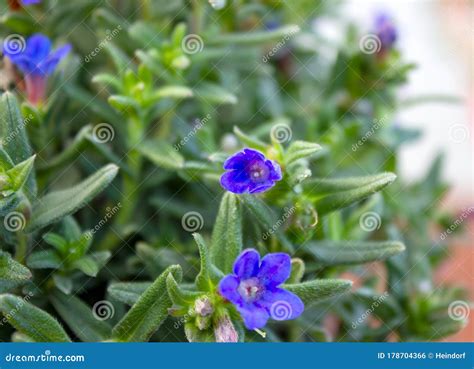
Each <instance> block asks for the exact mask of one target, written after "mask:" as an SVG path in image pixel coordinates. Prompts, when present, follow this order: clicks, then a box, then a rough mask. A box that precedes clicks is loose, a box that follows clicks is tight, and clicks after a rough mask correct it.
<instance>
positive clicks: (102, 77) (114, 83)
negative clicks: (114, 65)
mask: <svg viewBox="0 0 474 369" xmlns="http://www.w3.org/2000/svg"><path fill="white" fill-rule="evenodd" d="M92 82H93V83H100V84H104V85H106V86H108V87H113V88H114V89H115V90H116V91H120V89H121V88H122V83H121V82H120V80H119V79H118V78H117V77H115V76H114V75H112V74H109V73H99V74H96V75H95V76H94V77H92Z"/></svg>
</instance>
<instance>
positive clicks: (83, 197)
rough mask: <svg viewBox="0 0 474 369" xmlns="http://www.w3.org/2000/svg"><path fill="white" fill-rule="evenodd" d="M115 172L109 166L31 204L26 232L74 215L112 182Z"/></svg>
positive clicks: (112, 167) (116, 170)
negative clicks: (30, 213)
mask: <svg viewBox="0 0 474 369" xmlns="http://www.w3.org/2000/svg"><path fill="white" fill-rule="evenodd" d="M117 172H118V167H117V166H116V165H113V164H109V165H107V166H105V167H103V168H102V169H100V170H98V171H97V172H96V173H95V174H93V175H92V176H90V177H89V178H87V179H85V180H84V181H82V182H81V183H79V184H77V185H76V186H74V187H72V188H70V189H67V190H62V191H57V192H52V193H49V194H47V195H46V196H44V197H43V198H41V199H39V200H38V201H37V202H36V203H35V204H33V217H32V219H31V221H30V223H29V224H28V226H27V230H28V231H30V232H32V231H35V230H37V229H40V228H43V227H46V226H47V225H49V224H51V223H54V222H57V221H58V220H60V219H62V218H63V217H65V216H67V215H70V214H73V213H75V212H76V211H77V210H79V209H80V208H82V207H84V206H85V205H86V204H87V203H88V202H89V201H91V200H92V199H93V198H94V197H95V196H97V195H98V194H99V193H100V192H102V191H103V190H104V189H105V188H106V187H107V186H108V185H109V184H110V182H112V180H113V179H114V178H115V176H116V175H117Z"/></svg>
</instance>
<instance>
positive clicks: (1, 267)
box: [0, 251, 31, 293]
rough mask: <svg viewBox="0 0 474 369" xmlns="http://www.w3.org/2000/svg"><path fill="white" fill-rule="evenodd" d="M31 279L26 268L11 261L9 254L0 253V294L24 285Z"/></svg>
mask: <svg viewBox="0 0 474 369" xmlns="http://www.w3.org/2000/svg"><path fill="white" fill-rule="evenodd" d="M30 278H31V272H30V271H29V269H28V268H26V267H25V266H23V265H22V264H20V263H19V262H17V261H15V260H13V259H12V257H11V256H10V254H8V253H7V252H4V251H0V293H4V292H7V291H9V290H11V289H12V288H15V287H17V286H20V285H22V284H24V283H26V282H27V281H28V280H29V279H30Z"/></svg>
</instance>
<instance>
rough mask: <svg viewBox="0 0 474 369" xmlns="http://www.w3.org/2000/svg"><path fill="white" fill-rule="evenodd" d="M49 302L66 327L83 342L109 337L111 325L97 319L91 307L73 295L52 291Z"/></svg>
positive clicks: (102, 339)
mask: <svg viewBox="0 0 474 369" xmlns="http://www.w3.org/2000/svg"><path fill="white" fill-rule="evenodd" d="M51 303H52V304H53V306H54V308H55V309H56V311H57V312H58V314H59V316H60V317H61V318H62V319H63V320H64V321H65V322H66V323H67V325H68V327H69V328H70V329H71V330H72V331H73V332H74V334H75V335H76V336H77V337H79V338H80V339H81V340H82V341H84V342H99V341H105V340H107V339H109V338H110V334H111V332H112V327H110V326H109V324H108V323H107V322H106V321H105V320H101V319H97V318H96V317H95V316H94V314H93V312H92V307H90V306H88V305H87V304H85V303H84V302H83V301H82V300H81V299H79V298H77V297H75V296H68V295H65V294H63V293H61V292H59V291H56V292H54V294H53V296H52V297H51Z"/></svg>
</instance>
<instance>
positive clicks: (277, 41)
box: [0, 0, 462, 341]
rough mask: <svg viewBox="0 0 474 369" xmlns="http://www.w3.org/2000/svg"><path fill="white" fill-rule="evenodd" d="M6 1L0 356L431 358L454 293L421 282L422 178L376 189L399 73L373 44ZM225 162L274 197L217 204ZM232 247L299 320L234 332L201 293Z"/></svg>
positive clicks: (237, 317) (214, 298)
mask: <svg viewBox="0 0 474 369" xmlns="http://www.w3.org/2000/svg"><path fill="white" fill-rule="evenodd" d="M9 3H10V6H12V3H17V4H16V5H15V6H12V8H11V9H10V10H8V11H6V12H5V14H4V15H3V16H2V18H1V22H2V23H1V25H0V27H1V34H2V36H3V39H4V40H5V42H7V46H15V45H16V44H15V43H19V44H18V45H17V46H18V47H19V49H20V51H19V52H25V53H26V52H27V51H28V50H32V48H33V46H32V45H33V44H34V42H37V44H38V45H40V46H38V47H37V48H41V49H42V50H43V49H44V50H45V51H44V52H43V51H42V54H41V55H43V56H42V57H43V59H41V57H39V59H38V60H37V59H35V58H36V57H37V56H38V54H34V55H33V51H31V53H32V54H31V55H29V54H28V58H30V59H27V60H26V61H25V59H24V58H23V55H24V54H21V55H20V56H22V57H17V56H18V55H17V51H15V50H16V49H14V50H13V51H11V50H9V51H8V50H7V51H6V50H5V42H4V54H5V57H4V59H3V66H2V75H1V81H2V85H3V86H2V88H3V89H4V90H10V91H8V92H4V93H3V94H2V96H1V103H0V104H1V105H0V114H1V117H0V119H1V120H0V123H1V127H0V137H1V139H2V146H1V147H0V190H1V198H0V216H1V217H2V221H1V222H0V227H1V239H0V243H1V246H2V251H1V254H0V260H1V263H0V289H1V291H0V293H2V295H0V310H1V311H2V313H3V314H4V319H3V320H2V324H1V326H0V334H1V338H2V340H4V341H7V340H13V341H70V340H74V341H106V340H116V341H147V340H150V341H186V340H189V341H235V340H239V341H263V340H269V341H325V340H342V341H381V340H388V339H397V340H434V339H438V338H440V337H443V336H446V335H448V334H451V333H453V332H455V331H457V330H458V329H459V328H460V327H461V324H462V323H461V322H460V321H457V320H453V319H451V318H450V317H449V316H448V305H449V304H450V302H451V301H453V300H456V298H458V296H460V294H461V293H462V291H459V290H457V289H455V288H448V287H446V288H442V289H439V288H438V289H436V290H435V288H434V286H433V283H432V270H433V268H434V267H435V266H436V265H437V263H439V261H440V260H441V258H442V257H443V256H444V250H445V245H444V243H443V242H442V240H441V239H440V238H438V239H432V238H431V237H430V232H429V230H430V229H432V227H433V226H436V225H439V226H440V227H441V228H443V227H446V225H447V224H449V218H448V217H446V216H445V215H443V214H440V213H439V211H438V210H437V203H438V202H439V200H440V198H441V196H442V195H443V194H444V193H445V191H446V190H447V187H446V186H445V184H444V183H442V181H441V180H440V175H439V174H440V173H439V172H440V166H441V158H438V159H436V160H435V161H434V163H433V166H432V168H430V169H428V170H427V172H426V176H425V178H424V179H423V180H422V181H420V182H419V183H415V184H410V185H408V184H406V183H404V181H403V179H402V178H397V176H396V173H397V166H398V158H397V153H398V151H399V149H400V147H401V146H402V145H404V144H405V143H407V142H411V141H413V140H414V139H416V138H417V137H418V135H419V132H416V131H414V130H407V129H404V128H401V127H400V126H398V125H396V124H394V122H393V116H394V114H395V112H396V111H397V109H398V108H399V107H400V106H402V105H403V104H408V103H410V102H409V101H400V99H399V98H397V95H396V91H397V88H398V87H399V86H401V85H402V84H403V83H405V81H406V79H407V74H408V73H409V71H410V69H411V68H413V67H414V66H413V65H411V64H408V63H407V62H406V61H405V58H404V57H402V56H401V55H400V54H399V52H398V51H397V49H396V46H394V45H392V43H393V42H394V41H395V34H394V33H393V32H394V30H393V29H391V30H390V31H391V33H390V34H389V35H388V41H384V40H385V39H384V37H382V35H381V34H379V36H380V37H379V38H377V37H375V39H367V37H366V36H367V35H372V33H373V32H375V33H377V30H376V29H375V30H374V29H373V27H377V22H376V25H375V26H373V25H372V24H369V25H367V27H366V29H362V30H359V29H357V28H356V27H354V26H353V25H351V24H349V23H347V22H345V21H342V19H345V16H344V15H341V14H338V12H337V11H338V9H337V7H336V6H335V3H336V2H332V1H304V0H301V1H277V0H275V1H270V0H268V1H265V0H260V1H246V0H239V1H227V2H225V1H209V2H207V1H204V0H193V1H184V0H174V1H165V0H143V1H122V0H107V1H97V0H74V1H61V0H60V1H57V0H44V1H42V2H41V4H35V5H31V6H26V5H27V4H20V3H21V2H11V1H10V2H9ZM1 6H2V9H6V8H7V4H6V3H5V2H1ZM328 21H331V22H333V24H334V25H335V26H336V27H337V28H338V29H339V30H340V32H341V35H343V37H341V39H342V40H341V42H339V43H336V42H334V41H333V40H328V39H327V38H325V35H324V33H323V32H322V28H323V27H320V26H321V24H322V23H323V22H328ZM383 22H388V20H387V19H386V18H384V19H383ZM379 23H380V21H379ZM389 26H390V25H389ZM392 26H393V25H392ZM383 27H384V29H382V30H379V31H380V32H382V31H384V30H386V27H387V23H383ZM371 32H372V33H371ZM34 34H43V35H47V37H49V39H51V40H52V44H53V45H54V48H53V47H52V45H46V44H47V42H48V41H47V38H44V39H43V38H41V37H39V36H38V35H36V41H34V40H35V39H30V38H29V37H30V36H31V35H34ZM38 37H39V38H38ZM38 40H39V41H38ZM366 41H368V42H369V43H368V44H365V43H364V42H366ZM8 42H10V44H8ZM371 42H376V44H375V45H371ZM377 42H382V44H381V45H377ZM35 45H36V44H35ZM65 45H66V46H65ZM69 45H71V47H69ZM46 46H48V47H46ZM25 49H26V50H27V51H25ZM58 50H59V51H58ZM28 52H29V51H28ZM34 52H36V53H37V52H38V51H37V50H36V49H35V51H34ZM48 55H49V56H48ZM44 58H46V59H44ZM407 58H408V59H409V55H408V56H407ZM45 60H46V62H45ZM22 63H23V64H22ZM44 63H46V64H44ZM48 63H49V64H48ZM45 81H46V82H45ZM41 83H43V84H41ZM45 83H47V84H48V85H47V87H45V86H46V85H45ZM41 88H47V90H44V91H43V90H41ZM38 89H40V90H38ZM42 92H44V94H43V93H42ZM243 148H247V149H249V148H250V149H253V150H257V151H258V152H259V153H262V154H263V155H265V158H268V160H270V161H272V162H273V164H271V162H270V161H269V162H268V163H267V164H265V165H268V168H270V169H269V170H271V171H273V172H274V173H276V174H275V176H274V181H273V182H274V183H273V182H272V183H269V184H268V186H264V187H259V188H258V189H257V191H255V193H248V192H249V191H250V190H251V189H255V188H256V187H255V186H254V187H252V186H250V187H245V186H244V187H242V186H240V187H239V186H237V185H238V183H237V184H236V183H234V182H232V183H231V184H230V185H228V184H227V185H226V188H227V189H230V190H232V192H228V191H226V190H224V188H223V187H222V186H221V181H220V178H221V176H222V175H223V174H224V172H225V171H224V169H223V163H224V161H225V160H226V159H227V158H229V157H230V156H232V155H234V154H235V153H237V152H239V151H240V150H242V149H243ZM252 152H253V151H252ZM252 155H256V154H252ZM259 160H264V159H259ZM265 160H266V159H265ZM262 162H263V161H262ZM262 165H264V164H262ZM260 168H263V169H262V170H266V169H265V168H266V167H264V166H262V167H260ZM279 169H281V173H282V178H281V180H280V178H279V177H278V170H279ZM273 172H272V173H273ZM244 180H248V178H245V179H244ZM222 183H223V184H226V183H227V182H226V183H224V182H222ZM233 189H236V190H235V191H233ZM249 189H250V190H249ZM239 191H240V192H247V193H234V192H239ZM250 192H251V191H250ZM247 248H253V249H257V250H258V252H259V253H260V255H261V256H262V257H264V256H265V255H267V254H275V255H277V256H278V255H280V257H281V258H283V259H281V261H279V262H281V263H282V264H281V265H283V264H284V263H286V259H284V256H281V255H284V254H288V255H290V256H291V273H290V272H288V273H290V274H289V276H288V275H286V276H281V278H277V277H275V275H274V274H271V276H270V277H268V276H269V275H270V274H268V273H270V272H268V270H267V271H266V272H265V273H267V274H262V275H260V276H259V278H260V280H265V283H267V282H268V281H267V280H266V279H265V278H267V279H269V278H270V279H271V278H273V279H274V280H275V281H276V282H275V283H274V286H273V285H272V286H273V287H275V289H273V290H271V291H273V292H272V293H276V292H275V291H277V287H276V286H277V284H278V285H279V287H278V291H283V292H278V293H281V294H285V296H287V297H288V298H291V299H294V300H292V301H294V304H293V305H291V307H295V306H297V307H298V309H301V306H302V305H301V304H300V301H302V302H303V303H304V312H302V314H301V315H299V314H294V312H293V315H292V314H291V313H290V314H286V312H285V311H283V312H282V314H283V316H282V319H278V315H277V314H276V315H275V314H273V313H272V314H270V315H271V317H273V319H272V320H269V321H268V324H267V325H265V327H263V328H261V329H258V330H253V329H248V328H249V327H250V328H254V327H257V325H258V326H259V327H260V326H261V324H260V323H261V322H263V323H265V322H266V319H264V320H260V321H259V322H260V323H259V324H256V323H255V324H251V323H248V322H249V321H250V320H251V319H252V318H254V317H255V316H254V315H250V316H248V315H244V317H246V318H248V319H249V320H246V325H247V327H245V325H244V324H243V320H242V315H243V314H247V310H245V312H244V313H243V311H244V308H243V307H242V306H243V305H242V306H240V307H239V306H237V305H234V304H233V303H232V301H230V300H232V297H229V298H227V297H228V296H232V295H231V293H232V291H231V292H228V294H227V295H226V294H224V293H223V292H222V290H223V288H224V287H225V286H224V287H223V286H222V284H221V290H219V288H218V285H219V283H220V282H221V281H222V279H223V278H224V276H225V275H232V273H233V270H232V268H233V264H234V262H235V260H236V259H237V257H238V256H239V255H240V254H241V253H242V251H243V250H244V249H247ZM270 257H271V256H270ZM270 257H269V258H270ZM274 257H276V256H274ZM269 258H267V259H262V260H270V259H269ZM242 260H243V259H242ZM262 265H263V262H262ZM286 267H288V268H287V269H285V270H288V271H289V270H290V269H289V268H290V267H289V265H287V266H285V268H286ZM262 268H263V266H262ZM255 273H256V272H255ZM262 273H263V272H262ZM235 274H236V276H234V277H232V278H237V277H242V276H243V275H245V273H243V274H242V273H241V274H238V273H235ZM353 281H356V283H355V284H354V285H353ZM277 282H278V283H277ZM283 282H284V283H283ZM262 283H263V282H262ZM269 286H270V285H269ZM251 287H252V286H251ZM273 287H272V288H273ZM252 288H253V287H252ZM239 291H240V290H239ZM249 291H250V292H252V291H251V290H249ZM268 291H270V287H268ZM223 295H224V296H223ZM285 298H286V297H285ZM235 301H240V300H238V299H237V298H236V300H235ZM257 302H258V301H257ZM239 303H240V302H239ZM242 304H243V302H242ZM259 306H260V305H259ZM265 306H266V305H265ZM237 308H238V309H237ZM259 309H260V307H259ZM262 309H263V310H265V308H261V310H259V311H263V310H262ZM253 311H254V313H255V314H256V313H258V311H257V310H253ZM254 313H252V314H254ZM264 313H265V312H264ZM298 313H301V311H298ZM296 315H298V317H296ZM295 317H296V319H293V318H295ZM278 320H282V321H278Z"/></svg>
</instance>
